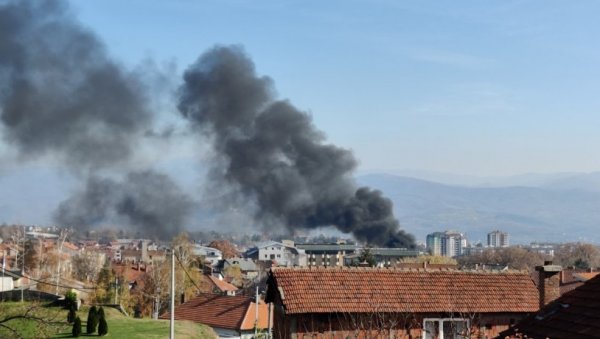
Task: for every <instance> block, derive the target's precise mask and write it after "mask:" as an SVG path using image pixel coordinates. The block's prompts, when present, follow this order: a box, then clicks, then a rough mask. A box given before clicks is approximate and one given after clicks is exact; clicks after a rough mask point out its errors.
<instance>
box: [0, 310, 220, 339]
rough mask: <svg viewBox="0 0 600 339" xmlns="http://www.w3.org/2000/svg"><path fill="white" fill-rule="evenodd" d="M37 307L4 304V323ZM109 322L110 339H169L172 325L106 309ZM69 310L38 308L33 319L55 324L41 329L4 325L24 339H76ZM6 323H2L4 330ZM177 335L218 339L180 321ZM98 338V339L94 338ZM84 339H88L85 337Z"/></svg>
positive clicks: (82, 313)
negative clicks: (5, 319) (74, 338)
mask: <svg viewBox="0 0 600 339" xmlns="http://www.w3.org/2000/svg"><path fill="white" fill-rule="evenodd" d="M33 305H34V304H31V303H24V304H22V303H18V302H3V303H0V321H1V319H4V318H6V317H7V316H11V315H17V314H23V313H24V312H25V311H27V309H30V308H32V306H33ZM88 310H89V308H88V307H86V306H84V307H82V308H81V309H80V310H79V311H77V315H78V316H79V317H80V319H81V323H82V332H83V333H85V332H86V329H85V323H86V319H87V313H88ZM104 312H105V314H106V321H107V322H108V335H106V337H108V338H168V337H169V321H168V320H152V319H135V318H132V317H126V316H125V315H123V314H122V313H120V312H119V311H117V310H115V309H113V308H104ZM67 313H68V312H67V310H64V309H61V308H58V307H43V306H41V305H39V307H38V305H36V307H34V308H33V309H32V310H31V311H30V313H29V315H31V316H34V317H39V318H41V319H44V320H45V321H49V322H51V324H47V325H40V323H39V322H36V321H34V320H30V319H28V320H25V319H14V320H10V321H8V322H5V323H3V324H4V325H7V326H10V327H11V328H13V329H17V331H18V333H19V335H20V336H22V337H23V338H44V337H47V338H72V336H71V328H72V326H71V325H68V324H67V323H66V319H67ZM1 325H2V323H0V326H1ZM175 335H176V337H177V338H207V339H208V338H216V335H215V333H214V332H213V331H212V329H211V328H209V327H207V326H204V325H200V324H196V323H193V322H188V321H176V325H175ZM93 336H95V337H97V336H98V335H97V334H95V335H93ZM15 337H16V336H15V334H14V333H11V332H10V331H9V330H8V329H6V328H2V327H0V338H15ZM81 337H88V335H87V334H82V335H81Z"/></svg>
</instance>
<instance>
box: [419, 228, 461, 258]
mask: <svg viewBox="0 0 600 339" xmlns="http://www.w3.org/2000/svg"><path fill="white" fill-rule="evenodd" d="M467 245H468V242H467V238H466V237H465V236H464V234H462V233H458V232H454V231H446V232H443V233H442V232H435V233H432V234H429V235H427V249H428V250H429V252H430V253H431V254H432V255H441V256H444V257H457V256H460V255H464V254H465V251H466V248H467Z"/></svg>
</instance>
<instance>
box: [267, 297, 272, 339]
mask: <svg viewBox="0 0 600 339" xmlns="http://www.w3.org/2000/svg"><path fill="white" fill-rule="evenodd" d="M267 307H268V310H269V312H268V315H267V316H268V318H267V339H271V338H272V336H271V326H272V324H271V303H268V304H267Z"/></svg>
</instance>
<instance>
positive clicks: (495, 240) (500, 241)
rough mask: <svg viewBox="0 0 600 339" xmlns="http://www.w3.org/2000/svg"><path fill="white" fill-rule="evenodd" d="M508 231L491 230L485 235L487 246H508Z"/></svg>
mask: <svg viewBox="0 0 600 339" xmlns="http://www.w3.org/2000/svg"><path fill="white" fill-rule="evenodd" d="M508 239H509V238H508V233H506V232H500V231H493V232H490V233H488V235H487V245H488V247H508V246H509V245H508Z"/></svg>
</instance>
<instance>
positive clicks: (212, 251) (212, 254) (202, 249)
mask: <svg viewBox="0 0 600 339" xmlns="http://www.w3.org/2000/svg"><path fill="white" fill-rule="evenodd" d="M192 251H193V252H194V255H197V256H199V257H203V258H204V261H205V262H208V263H209V265H211V266H212V265H214V264H216V263H217V262H219V260H221V259H223V252H221V251H219V250H218V249H216V248H213V247H208V246H202V245H198V244H194V247H193V248H192Z"/></svg>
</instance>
